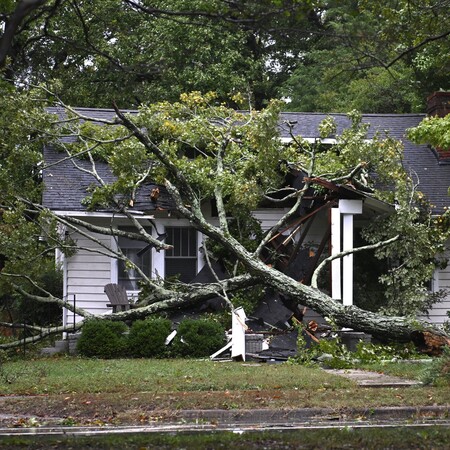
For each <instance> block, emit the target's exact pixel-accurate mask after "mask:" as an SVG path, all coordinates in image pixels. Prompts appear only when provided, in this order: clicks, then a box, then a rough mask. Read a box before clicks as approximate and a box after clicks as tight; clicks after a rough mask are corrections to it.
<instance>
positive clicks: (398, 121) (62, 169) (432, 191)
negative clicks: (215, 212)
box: [43, 108, 450, 214]
mask: <svg viewBox="0 0 450 450" xmlns="http://www.w3.org/2000/svg"><path fill="white" fill-rule="evenodd" d="M48 111H49V112H51V113H55V114H58V115H60V116H61V115H62V114H63V110H62V109H60V108H50V109H49V110H48ZM77 111H79V112H80V113H81V114H83V115H85V116H88V117H92V118H99V119H103V120H112V119H113V118H114V117H115V111H114V110H112V109H97V108H77ZM125 112H130V113H133V112H136V111H125ZM330 116H331V117H333V118H334V120H335V122H336V125H337V133H338V134H340V133H342V131H343V130H344V129H346V128H348V127H350V125H351V122H350V119H349V118H348V116H347V115H346V114H334V113H333V114H321V113H304V112H301V113H295V112H287V113H282V114H281V118H280V133H281V137H282V138H288V137H290V134H289V127H288V125H287V122H289V123H290V124H291V126H292V131H293V133H294V135H298V136H302V137H304V138H317V137H318V126H319V124H320V123H321V122H322V120H324V119H325V118H327V117H330ZM362 117H363V122H365V123H369V124H370V129H369V131H368V137H369V138H371V137H373V136H374V134H375V133H376V132H379V133H382V134H384V133H388V134H389V135H390V136H392V137H394V138H396V139H399V140H401V141H402V142H403V144H404V148H405V152H404V166H405V168H406V169H407V170H408V171H409V172H410V173H411V174H412V176H413V179H414V180H415V181H416V182H417V183H418V190H420V191H421V192H422V193H423V194H424V195H425V196H426V198H427V199H428V200H429V202H430V203H431V204H432V205H433V207H434V210H433V211H434V213H436V214H441V213H443V212H444V208H445V207H446V206H448V205H449V204H450V199H449V196H448V193H447V190H448V187H449V184H450V161H439V160H438V158H437V157H436V155H435V153H434V152H433V150H432V149H431V148H430V147H429V146H427V145H416V144H414V143H412V142H411V141H409V140H408V139H407V138H406V130H407V129H408V128H412V127H415V126H417V125H418V124H419V123H420V122H421V121H422V120H423V119H424V118H425V114H364V115H363V116H362ZM72 139H73V138H72ZM69 141H70V140H69ZM65 156H66V155H65V154H64V153H60V152H57V151H56V150H55V149H53V148H51V147H47V148H45V150H44V160H45V167H46V168H45V169H44V171H43V179H44V193H43V204H44V206H46V207H48V208H50V209H52V210H59V211H86V207H85V206H84V205H83V203H82V200H83V199H84V197H86V195H87V194H88V190H89V188H90V187H91V186H92V185H96V184H98V182H97V181H96V180H95V178H94V177H93V176H92V175H89V174H88V173H86V172H81V171H79V170H77V169H76V168H75V166H74V164H73V163H72V162H71V161H70V160H64V158H65ZM58 161H59V162H58ZM80 164H82V165H83V164H86V166H85V167H86V168H87V167H88V165H89V163H88V161H85V162H83V161H82V162H81V163H80ZM96 168H97V170H98V172H99V175H100V176H102V177H104V179H105V180H106V181H113V180H114V176H113V174H112V173H111V172H110V170H109V169H108V167H107V165H106V164H105V163H100V162H99V163H97V164H96ZM155 187H158V188H159V191H160V192H159V197H158V199H157V200H156V201H151V200H150V193H151V191H152V190H153V189H154V188H155ZM133 209H136V210H139V211H150V212H151V211H155V210H158V209H173V204H172V201H171V199H170V197H169V195H168V194H167V192H166V190H165V189H164V187H162V186H156V185H155V184H148V185H146V186H144V187H142V189H140V191H139V192H138V194H137V198H136V201H135V203H134V205H133Z"/></svg>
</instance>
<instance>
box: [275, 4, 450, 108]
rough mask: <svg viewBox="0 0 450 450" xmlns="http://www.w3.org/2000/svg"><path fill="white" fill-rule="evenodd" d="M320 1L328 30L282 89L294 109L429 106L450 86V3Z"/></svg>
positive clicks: (303, 58)
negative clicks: (429, 98)
mask: <svg viewBox="0 0 450 450" xmlns="http://www.w3.org/2000/svg"><path fill="white" fill-rule="evenodd" d="M320 3H321V5H322V10H321V11H322V12H321V14H320V19H321V26H322V29H323V33H322V36H321V37H320V39H318V40H317V41H316V42H315V43H314V45H312V46H310V47H309V48H308V50H309V51H308V52H306V53H305V54H304V55H303V56H302V60H301V61H299V63H298V65H297V68H296V69H295V70H294V71H293V73H292V76H291V77H290V78H289V79H288V80H287V81H286V82H285V84H284V85H283V88H282V92H283V93H284V95H285V96H287V97H289V98H290V99H291V100H292V101H291V103H290V104H289V106H288V107H289V109H290V110H297V111H299V110H300V111H316V110H318V111H335V112H337V111H342V110H350V109H353V108H356V109H358V110H360V111H362V112H370V113H375V112H379V113H393V112H395V113H401V112H414V111H420V112H422V111H423V108H424V99H425V98H426V97H427V95H429V94H430V93H432V92H433V91H435V90H439V89H446V88H447V87H448V77H447V74H448V72H449V70H450V66H449V61H450V58H449V56H450V45H449V39H448V37H449V34H450V29H449V26H448V23H449V20H448V19H449V11H450V8H449V6H450V4H449V2H448V1H446V0H427V1H409V0H408V1H406V0H405V1H384V2H379V1H357V2H356V1H352V0H349V1H324V2H320Z"/></svg>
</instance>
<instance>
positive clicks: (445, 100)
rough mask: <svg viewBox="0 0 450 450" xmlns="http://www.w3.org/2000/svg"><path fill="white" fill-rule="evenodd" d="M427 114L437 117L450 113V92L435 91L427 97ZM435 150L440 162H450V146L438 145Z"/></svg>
mask: <svg viewBox="0 0 450 450" xmlns="http://www.w3.org/2000/svg"><path fill="white" fill-rule="evenodd" d="M427 114H428V115H429V116H437V117H445V116H446V115H447V114H450V92H444V91H437V92H433V93H432V94H431V95H430V96H429V97H428V98H427ZM435 151H436V156H437V158H438V160H439V162H440V163H443V164H450V148H440V147H438V148H436V149H435Z"/></svg>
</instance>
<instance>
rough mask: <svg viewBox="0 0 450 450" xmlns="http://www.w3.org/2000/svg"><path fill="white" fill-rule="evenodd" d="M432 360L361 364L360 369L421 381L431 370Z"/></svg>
mask: <svg viewBox="0 0 450 450" xmlns="http://www.w3.org/2000/svg"><path fill="white" fill-rule="evenodd" d="M430 365H431V362H430V360H423V361H420V360H416V361H414V362H402V361H386V362H377V363H366V364H361V365H360V366H359V368H361V369H364V370H370V371H373V372H380V373H386V374H388V375H393V376H396V377H401V378H406V379H409V380H418V381H421V380H422V379H423V377H424V376H425V373H426V371H427V370H428V369H429V368H430Z"/></svg>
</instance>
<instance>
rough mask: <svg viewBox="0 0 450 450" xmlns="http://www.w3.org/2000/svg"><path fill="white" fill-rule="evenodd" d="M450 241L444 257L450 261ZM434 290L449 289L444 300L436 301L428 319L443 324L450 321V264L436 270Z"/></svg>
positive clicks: (429, 311) (426, 318)
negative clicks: (448, 313) (449, 314)
mask: <svg viewBox="0 0 450 450" xmlns="http://www.w3.org/2000/svg"><path fill="white" fill-rule="evenodd" d="M449 247H450V241H449V242H448V243H447V251H446V252H445V254H444V257H445V258H446V259H447V260H449V261H450V248H449ZM432 288H433V292H437V291H439V290H440V289H444V290H446V291H447V295H446V297H445V298H444V300H443V301H442V302H439V303H435V304H434V305H433V307H432V308H431V309H430V310H428V317H425V320H428V321H430V322H432V323H435V324H439V325H442V324H443V323H444V322H447V321H450V318H449V317H448V315H447V312H448V311H450V264H448V265H447V267H446V268H445V269H440V270H436V272H435V275H434V279H433V284H432Z"/></svg>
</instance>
